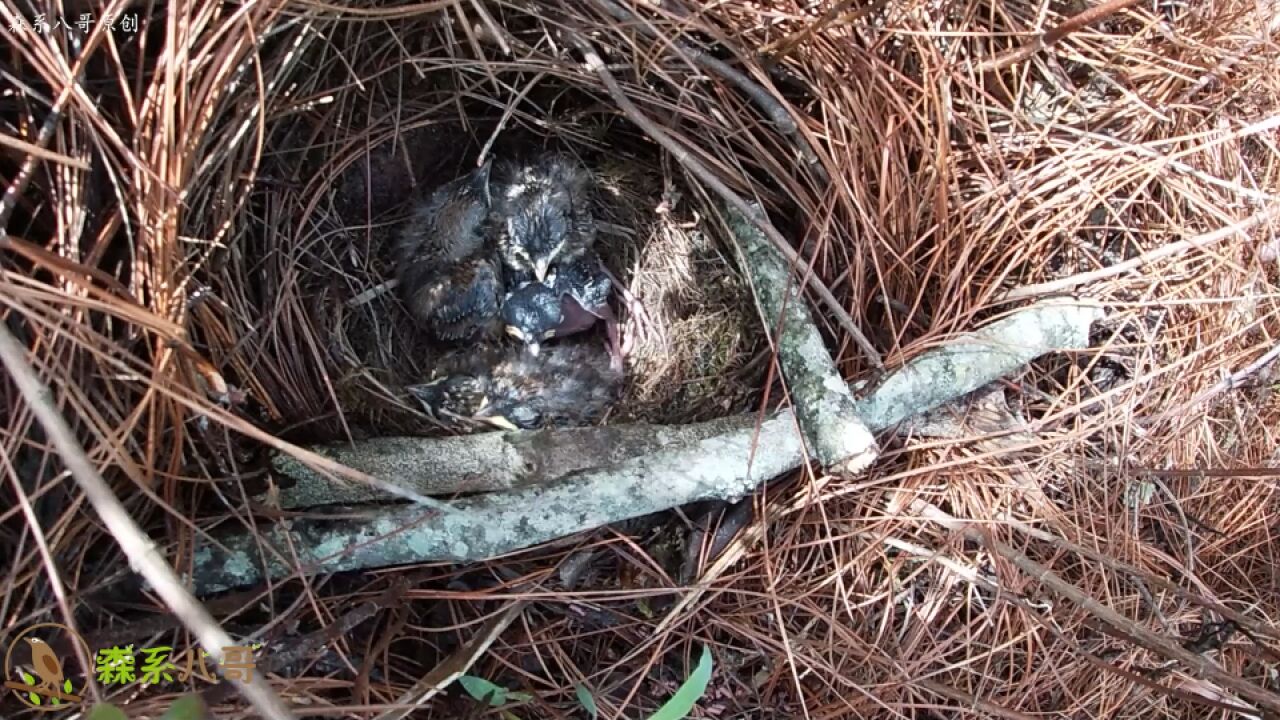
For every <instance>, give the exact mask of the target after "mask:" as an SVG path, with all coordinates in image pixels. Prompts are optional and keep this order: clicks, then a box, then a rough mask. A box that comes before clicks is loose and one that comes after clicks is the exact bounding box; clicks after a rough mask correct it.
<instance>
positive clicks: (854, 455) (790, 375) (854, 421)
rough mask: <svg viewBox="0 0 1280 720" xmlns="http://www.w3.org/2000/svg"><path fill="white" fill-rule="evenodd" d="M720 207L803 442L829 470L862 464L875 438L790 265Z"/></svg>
mask: <svg viewBox="0 0 1280 720" xmlns="http://www.w3.org/2000/svg"><path fill="white" fill-rule="evenodd" d="M726 213H727V214H728V217H729V225H730V229H731V230H732V231H733V235H734V238H736V239H737V241H738V245H739V249H740V250H741V251H742V257H743V265H744V266H745V267H746V269H747V270H748V271H749V272H750V274H751V280H752V286H753V287H754V288H755V295H756V298H757V300H759V302H760V308H761V311H762V312H763V315H764V320H765V322H767V323H769V324H770V325H771V326H772V327H773V328H775V329H776V330H777V331H776V332H774V333H771V335H772V337H773V339H774V344H775V347H776V349H777V354H778V363H779V365H781V367H782V374H783V376H785V377H786V379H787V387H788V389H789V390H790V391H791V400H792V403H793V404H794V405H795V409H796V416H797V417H798V418H799V420H800V428H801V429H802V430H803V431H804V435H805V438H806V439H807V440H808V441H809V446H810V447H811V448H812V449H813V452H814V455H816V456H817V458H818V462H819V463H821V464H822V466H823V467H825V468H827V469H828V470H830V471H832V472H835V473H841V474H853V473H856V472H859V471H861V470H863V469H864V468H866V467H867V466H868V465H870V464H871V463H872V462H873V461H874V460H875V457H876V455H877V454H878V452H879V449H878V448H877V447H876V440H875V438H874V437H872V435H871V431H869V430H868V429H867V426H866V425H865V424H864V423H863V421H862V419H861V418H860V417H859V416H858V409H857V406H856V405H855V404H854V402H853V395H852V394H851V393H850V392H849V387H848V386H847V385H845V382H844V379H843V378H841V377H840V372H839V371H838V370H837V369H836V366H835V362H833V361H832V360H831V355H830V353H828V352H827V347H826V344H825V343H823V341H822V335H821V334H820V333H819V332H818V327H817V325H814V323H813V316H812V315H810V314H809V308H808V306H807V304H806V303H805V301H804V297H803V296H801V294H800V287H799V286H798V285H797V284H796V283H793V282H792V281H791V268H790V267H789V265H788V263H787V261H786V259H785V258H783V256H782V254H781V253H780V252H778V250H777V249H775V248H774V246H773V244H772V243H770V242H769V240H768V238H766V237H765V236H764V234H763V233H761V232H760V230H759V229H758V228H757V227H756V226H755V224H754V223H752V222H751V221H750V220H749V219H747V218H745V217H743V216H742V215H741V214H739V213H738V212H736V211H734V210H733V209H732V208H727V209H726ZM775 323H776V324H775Z"/></svg>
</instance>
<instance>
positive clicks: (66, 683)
mask: <svg viewBox="0 0 1280 720" xmlns="http://www.w3.org/2000/svg"><path fill="white" fill-rule="evenodd" d="M62 692H64V693H66V694H68V695H71V694H73V693H74V692H75V688H74V687H72V685H71V678H67V679H66V680H63V681H62Z"/></svg>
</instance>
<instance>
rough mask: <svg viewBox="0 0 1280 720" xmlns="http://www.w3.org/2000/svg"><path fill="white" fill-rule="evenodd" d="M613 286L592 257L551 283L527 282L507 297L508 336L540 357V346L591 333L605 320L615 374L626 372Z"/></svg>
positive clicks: (559, 271) (560, 271)
mask: <svg viewBox="0 0 1280 720" xmlns="http://www.w3.org/2000/svg"><path fill="white" fill-rule="evenodd" d="M612 291H613V282H612V281H611V280H610V279H609V274H608V273H607V272H605V270H604V265H603V264H602V263H601V262H600V258H599V256H597V255H596V254H595V252H593V251H587V252H585V253H583V254H582V255H580V256H579V257H578V258H576V259H574V260H572V261H570V262H567V263H562V264H560V265H557V266H556V267H555V268H553V269H552V271H551V274H550V275H548V277H547V279H546V281H545V282H537V281H532V282H526V283H525V284H523V285H521V286H520V287H518V288H517V289H516V290H514V291H512V292H510V293H509V294H508V295H507V298H506V300H505V301H504V303H503V307H502V318H503V322H504V323H505V324H506V331H507V334H509V335H511V336H512V337H515V338H516V339H518V340H520V341H522V342H524V343H525V344H526V345H528V346H529V350H530V352H532V353H533V354H534V355H536V354H537V353H538V350H539V346H540V343H541V342H542V341H543V340H547V339H550V338H554V337H566V336H569V335H574V334H576V333H580V332H583V331H585V330H589V329H591V328H592V327H593V326H594V325H595V324H596V322H597V321H600V320H603V321H604V324H605V332H606V334H607V336H608V339H609V346H608V347H609V357H610V362H611V364H612V367H613V368H614V369H615V370H621V369H622V349H621V344H620V343H619V340H618V322H617V318H616V317H615V316H614V314H613V309H612V308H610V307H609V295H610V293H611V292H612Z"/></svg>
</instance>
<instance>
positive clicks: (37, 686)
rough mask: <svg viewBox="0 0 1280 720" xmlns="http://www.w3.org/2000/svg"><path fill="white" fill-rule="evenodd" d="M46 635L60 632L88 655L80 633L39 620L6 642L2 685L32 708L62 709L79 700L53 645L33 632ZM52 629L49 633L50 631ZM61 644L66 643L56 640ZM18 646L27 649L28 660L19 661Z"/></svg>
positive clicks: (20, 654)
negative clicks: (6, 648) (7, 644)
mask: <svg viewBox="0 0 1280 720" xmlns="http://www.w3.org/2000/svg"><path fill="white" fill-rule="evenodd" d="M41 630H43V631H44V632H42V633H40V634H41V635H45V636H46V637H50V636H52V634H55V633H56V634H60V635H62V636H63V637H64V638H70V640H71V642H74V643H79V644H80V646H81V647H82V648H83V649H84V651H85V653H86V656H89V657H91V656H92V653H90V652H89V646H88V644H87V643H85V641H84V639H83V638H82V637H80V635H79V633H77V632H75V631H74V630H72V629H71V628H69V627H67V626H65V625H60V624H58V623H42V624H40V625H33V626H31V627H29V628H27V629H26V630H23V631H22V633H21V634H19V635H18V637H16V638H14V639H13V641H12V642H10V643H9V650H8V652H7V653H5V656H4V676H5V678H6V681H5V683H4V686H5V688H7V689H9V690H12V691H13V692H14V694H16V695H17V696H18V699H19V700H21V701H22V703H23V704H24V705H26V706H27V707H29V708H32V709H35V710H65V709H67V708H68V706H71V705H74V704H76V703H79V702H80V701H81V699H82V698H81V697H80V695H79V694H78V693H77V692H76V691H75V687H74V686H73V685H72V683H71V680H70V679H69V678H67V676H66V675H67V674H66V671H65V670H64V668H63V663H62V660H61V659H60V658H59V657H58V652H57V651H55V650H54V646H53V645H50V644H49V642H47V641H46V640H44V639H43V638H41V637H39V636H38V635H37V634H36V632H37V631H41ZM51 630H52V631H54V633H51V632H50V631H51ZM58 645H59V646H60V647H62V646H67V645H69V643H65V642H64V643H58ZM20 649H26V650H27V651H29V652H30V655H31V661H30V663H29V664H22V663H21V660H22V654H23V653H21V652H19V650H20Z"/></svg>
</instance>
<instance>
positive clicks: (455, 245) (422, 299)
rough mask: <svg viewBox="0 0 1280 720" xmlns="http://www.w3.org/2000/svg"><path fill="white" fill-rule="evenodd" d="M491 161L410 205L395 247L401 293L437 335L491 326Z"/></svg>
mask: <svg viewBox="0 0 1280 720" xmlns="http://www.w3.org/2000/svg"><path fill="white" fill-rule="evenodd" d="M490 167H491V166H490V164H489V163H487V162H486V163H485V164H484V165H483V166H482V167H480V168H478V169H476V170H473V171H472V172H470V173H467V174H466V175H463V176H462V177H460V178H458V179H456V180H453V181H451V182H448V183H445V184H444V185H443V186H441V187H440V188H438V189H437V190H435V191H434V192H433V193H431V195H429V196H428V197H427V198H426V200H425V201H423V202H422V203H421V204H419V205H418V206H417V207H416V208H414V211H413V215H412V216H411V217H410V218H409V220H408V222H407V223H406V224H405V226H404V227H403V228H402V229H401V231H400V237H399V241H398V242H397V243H396V248H395V261H396V271H397V275H398V276H399V279H400V293H401V296H402V297H403V298H404V299H405V303H406V304H407V305H408V307H409V310H410V312H412V313H413V315H414V317H415V318H417V319H418V321H419V322H422V323H423V324H424V325H426V327H427V329H429V330H430V331H431V332H432V333H433V334H434V335H435V336H436V337H437V338H439V339H441V340H445V341H452V340H464V339H467V338H470V337H472V336H475V335H477V334H478V333H480V332H482V331H487V330H490V329H491V328H492V326H493V323H494V321H495V319H496V318H497V316H498V309H499V305H500V301H501V297H502V275H501V272H500V268H499V265H498V263H497V259H496V258H495V256H494V253H493V248H492V247H491V246H490V245H489V243H487V242H486V237H485V234H486V232H487V230H488V217H489V211H490V209H491V205H492V202H491V196H490V193H489V171H490Z"/></svg>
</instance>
